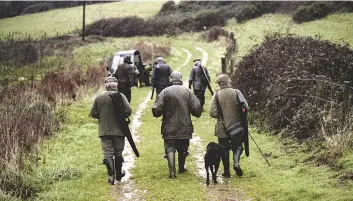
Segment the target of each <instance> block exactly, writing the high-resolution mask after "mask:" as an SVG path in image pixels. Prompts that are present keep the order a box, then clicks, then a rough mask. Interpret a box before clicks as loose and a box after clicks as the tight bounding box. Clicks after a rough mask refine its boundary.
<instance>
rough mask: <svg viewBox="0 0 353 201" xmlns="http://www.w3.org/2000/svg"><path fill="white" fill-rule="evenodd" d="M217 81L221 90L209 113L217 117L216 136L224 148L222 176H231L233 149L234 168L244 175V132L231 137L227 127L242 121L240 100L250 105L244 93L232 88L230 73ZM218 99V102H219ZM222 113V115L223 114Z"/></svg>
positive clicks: (212, 102) (211, 104)
mask: <svg viewBox="0 0 353 201" xmlns="http://www.w3.org/2000/svg"><path fill="white" fill-rule="evenodd" d="M216 83H217V84H218V85H219V88H220V90H219V91H218V92H217V93H216V94H214V95H213V97H212V100H211V103H210V107H209V113H210V116H211V117H213V118H217V124H216V128H215V136H217V138H218V143H219V145H220V146H221V147H222V148H223V149H224V154H222V163H223V167H224V173H223V174H222V176H224V177H230V171H229V151H230V150H232V151H233V161H234V164H233V168H234V170H235V172H236V175H237V176H242V175H243V171H242V169H241V168H240V163H239V161H240V156H241V154H242V153H243V145H242V144H243V141H244V134H243V133H242V134H240V135H238V136H236V137H235V138H231V137H230V136H229V133H228V132H227V130H226V129H227V128H229V127H230V126H231V125H234V124H235V123H237V122H240V112H239V110H238V100H241V102H243V103H244V105H245V107H248V105H247V102H246V100H245V98H244V96H243V94H242V93H241V92H240V91H239V90H237V89H233V88H231V86H230V85H229V83H230V80H229V77H228V75H226V74H221V75H219V76H218V77H217V79H216ZM217 99H218V103H217ZM221 114H222V115H221Z"/></svg>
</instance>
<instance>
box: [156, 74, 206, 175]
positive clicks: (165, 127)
mask: <svg viewBox="0 0 353 201" xmlns="http://www.w3.org/2000/svg"><path fill="white" fill-rule="evenodd" d="M181 78H182V75H181V73H179V72H173V73H172V74H171V75H170V80H171V84H172V86H169V87H167V88H165V89H163V90H162V91H161V92H160V93H159V95H158V96H157V100H156V102H155V103H154V105H153V107H152V113H153V116H154V117H160V116H162V115H163V119H162V129H161V131H162V138H163V139H164V150H165V154H166V155H167V160H168V167H169V173H170V175H169V178H176V175H175V173H176V170H175V151H177V152H178V165H179V170H178V173H184V172H185V171H186V168H185V166H184V165H185V159H186V156H187V155H188V153H189V152H188V148H189V140H190V139H191V138H192V133H193V132H194V127H193V125H192V122H191V116H190V114H191V115H193V116H195V117H200V116H201V112H202V110H201V105H200V102H199V100H198V99H197V98H196V96H195V95H194V94H193V93H192V92H191V90H189V89H188V88H187V87H185V86H183V82H182V81H181Z"/></svg>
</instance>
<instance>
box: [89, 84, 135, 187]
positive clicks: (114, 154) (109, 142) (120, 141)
mask: <svg viewBox="0 0 353 201" xmlns="http://www.w3.org/2000/svg"><path fill="white" fill-rule="evenodd" d="M117 87H118V80H117V79H116V78H115V77H107V78H106V79H105V88H106V90H107V91H105V92H102V93H100V94H99V95H98V96H97V97H96V99H95V100H94V104H93V107H92V109H91V116H92V117H93V118H95V119H98V121H99V137H100V139H101V142H102V148H103V152H104V160H103V162H104V164H105V165H106V167H107V171H108V176H109V177H108V182H109V183H110V184H112V185H113V184H114V183H115V179H116V180H118V181H120V180H121V178H122V177H123V176H125V172H124V171H123V170H122V163H123V161H124V159H123V156H122V152H123V150H124V146H125V137H124V134H123V133H122V131H121V129H120V127H119V124H118V123H117V122H118V114H117V113H116V112H115V110H114V105H113V102H112V99H111V98H110V96H109V94H112V93H118V92H116V91H117ZM121 97H122V101H123V102H122V105H123V107H124V112H125V115H126V116H130V115H131V107H130V105H129V102H128V101H127V99H126V97H125V95H124V94H121ZM114 159H115V161H114ZM114 167H115V172H114ZM114 174H115V178H114Z"/></svg>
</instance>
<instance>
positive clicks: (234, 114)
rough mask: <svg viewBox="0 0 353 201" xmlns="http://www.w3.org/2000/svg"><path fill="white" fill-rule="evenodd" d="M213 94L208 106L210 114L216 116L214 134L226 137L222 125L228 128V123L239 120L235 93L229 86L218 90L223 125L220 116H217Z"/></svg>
mask: <svg viewBox="0 0 353 201" xmlns="http://www.w3.org/2000/svg"><path fill="white" fill-rule="evenodd" d="M215 96H216V94H215V95H213V97H212V100H211V103H210V107H209V113H210V116H211V117H213V118H217V123H216V127H215V133H214V135H215V136H217V137H218V138H228V135H227V134H226V132H225V129H224V126H225V127H226V128H228V127H229V126H230V125H232V124H234V123H236V122H239V121H240V120H239V114H238V110H237V93H236V92H235V90H234V89H232V88H231V87H225V88H221V89H220V90H219V91H218V99H219V103H220V105H221V109H222V113H223V118H224V119H223V120H224V121H223V122H224V126H223V124H222V120H221V117H219V111H218V109H217V105H216V99H215Z"/></svg>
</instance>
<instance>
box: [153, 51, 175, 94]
mask: <svg viewBox="0 0 353 201" xmlns="http://www.w3.org/2000/svg"><path fill="white" fill-rule="evenodd" d="M172 72H173V70H172V68H171V67H170V66H169V65H168V64H166V63H165V62H164V59H163V57H158V58H157V64H156V65H155V66H154V68H153V71H152V78H151V79H152V87H153V88H156V93H157V95H158V94H159V93H160V92H161V91H162V90H163V89H165V88H166V87H168V86H169V76H170V75H171V74H172Z"/></svg>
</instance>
